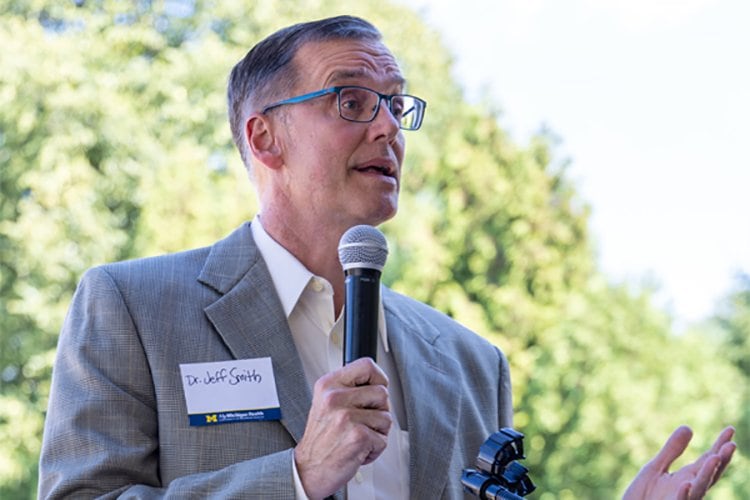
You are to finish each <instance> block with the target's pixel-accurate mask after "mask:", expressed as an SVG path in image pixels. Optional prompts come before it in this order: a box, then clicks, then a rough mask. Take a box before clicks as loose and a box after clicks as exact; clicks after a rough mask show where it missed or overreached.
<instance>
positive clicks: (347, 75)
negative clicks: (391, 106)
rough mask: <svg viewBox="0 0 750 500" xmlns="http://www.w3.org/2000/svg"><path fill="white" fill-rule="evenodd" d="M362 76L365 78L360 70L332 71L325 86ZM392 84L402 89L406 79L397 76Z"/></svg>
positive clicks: (363, 72)
mask: <svg viewBox="0 0 750 500" xmlns="http://www.w3.org/2000/svg"><path fill="white" fill-rule="evenodd" d="M364 76H366V74H365V71H364V70H361V69H356V70H339V71H334V72H333V73H331V76H329V77H328V79H327V80H326V84H330V83H335V82H339V81H341V80H353V79H355V78H362V77H364ZM393 83H394V84H395V85H399V86H400V87H402V88H403V87H405V86H406V79H405V78H404V77H403V76H401V75H399V76H398V77H396V78H393Z"/></svg>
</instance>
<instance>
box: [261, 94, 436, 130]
mask: <svg viewBox="0 0 750 500" xmlns="http://www.w3.org/2000/svg"><path fill="white" fill-rule="evenodd" d="M328 94H336V96H337V98H338V108H339V116H340V117H341V118H343V119H344V120H347V121H350V122H358V123H368V122H371V121H373V120H374V119H375V117H376V116H378V111H379V110H380V101H385V103H386V105H387V106H388V110H389V111H390V112H391V114H392V115H393V117H394V118H396V120H398V122H399V127H401V129H402V130H417V129H418V128H419V127H421V126H422V120H423V119H424V110H425V108H426V107H427V103H426V102H425V101H423V100H422V99H420V98H419V97H414V96H413V95H408V94H391V95H388V94H381V93H380V92H375V91H374V90H372V89H368V88H366V87H358V86H355V85H347V86H343V87H329V88H327V89H323V90H318V91H317V92H310V93H309V94H303V95H298V96H296V97H291V98H289V99H284V100H283V101H279V102H275V103H273V104H270V105H268V106H266V107H265V108H263V111H262V113H263V114H266V113H267V112H268V111H270V110H272V109H274V108H277V107H279V106H283V105H285V104H297V103H299V102H304V101H308V100H310V99H315V98H316V97H321V96H324V95H328Z"/></svg>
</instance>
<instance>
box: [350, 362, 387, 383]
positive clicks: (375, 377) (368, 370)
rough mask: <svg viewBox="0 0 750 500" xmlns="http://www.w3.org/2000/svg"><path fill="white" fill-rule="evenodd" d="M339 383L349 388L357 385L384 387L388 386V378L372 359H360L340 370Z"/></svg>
mask: <svg viewBox="0 0 750 500" xmlns="http://www.w3.org/2000/svg"><path fill="white" fill-rule="evenodd" d="M340 372H341V379H340V381H341V383H342V384H344V385H347V386H350V387H355V386H359V385H385V386H388V376H386V374H385V372H384V371H383V370H382V369H381V368H380V367H379V366H378V365H377V364H376V363H375V361H373V360H372V358H360V359H358V360H356V361H353V362H351V363H349V364H348V365H346V366H344V367H343V368H341V369H340Z"/></svg>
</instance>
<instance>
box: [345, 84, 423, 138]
mask: <svg viewBox="0 0 750 500" xmlns="http://www.w3.org/2000/svg"><path fill="white" fill-rule="evenodd" d="M379 104H380V96H379V95H378V94H377V93H376V92H373V91H371V90H368V89H363V88H357V87H346V88H343V89H341V91H340V93H339V113H340V114H341V117H342V118H344V119H345V120H351V121H355V122H369V121H371V120H372V119H374V118H375V115H376V114H377V112H378V105H379ZM388 104H389V109H390V110H391V113H392V114H393V116H394V117H395V118H396V119H397V120H398V121H399V122H400V126H401V128H402V129H407V130H411V129H415V128H418V127H419V122H420V121H421V120H420V116H421V112H420V110H421V103H420V102H418V101H417V100H416V99H415V98H413V97H411V96H409V95H394V96H392V97H391V98H390V102H389V103H388Z"/></svg>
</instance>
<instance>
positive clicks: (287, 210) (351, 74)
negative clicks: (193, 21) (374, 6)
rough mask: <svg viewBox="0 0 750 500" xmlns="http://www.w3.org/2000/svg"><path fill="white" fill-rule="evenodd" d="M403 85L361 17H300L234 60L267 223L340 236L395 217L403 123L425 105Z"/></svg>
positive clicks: (236, 100) (247, 153)
mask: <svg viewBox="0 0 750 500" xmlns="http://www.w3.org/2000/svg"><path fill="white" fill-rule="evenodd" d="M404 85H405V81H404V77H403V76H402V74H401V70H400V68H399V65H398V63H397V62H396V59H395V58H394V57H393V55H392V54H391V52H390V51H389V50H388V48H387V47H386V46H385V45H384V44H383V43H382V41H381V36H380V33H379V32H378V31H377V30H376V29H375V28H374V27H373V26H372V25H371V24H369V23H368V22H366V21H363V20H361V19H358V18H354V17H349V16H342V17H336V18H331V19H324V20H320V21H315V22H311V23H304V24H298V25H295V26H292V27H289V28H285V29H283V30H281V31H278V32H276V33H274V34H273V35H271V36H269V37H268V38H266V39H265V40H263V41H262V42H260V43H259V44H258V45H257V46H255V47H254V48H253V49H252V50H251V51H250V52H249V53H248V54H247V56H245V58H244V59H243V60H242V61H241V62H240V63H238V64H237V66H235V68H234V69H233V71H232V75H231V77H230V82H229V92H228V94H229V106H230V117H231V122H232V131H233V134H234V138H235V141H236V142H237V146H238V148H239V149H240V151H241V153H242V155H243V159H244V161H245V165H246V166H247V167H248V170H249V172H250V173H251V178H252V179H253V180H254V181H255V186H256V189H257V191H258V194H259V198H260V200H259V201H260V208H261V211H262V213H263V220H264V224H265V223H269V225H271V224H273V222H271V219H274V220H275V221H276V223H277V225H279V224H283V225H284V226H285V229H286V230H289V231H294V229H297V230H300V229H306V228H311V227H313V226H314V227H315V228H316V230H317V231H322V230H330V232H331V237H333V236H334V235H335V234H336V233H339V236H340V234H343V231H345V230H346V229H348V228H349V227H351V226H352V225H356V224H370V225H377V224H380V223H381V222H383V221H385V220H387V219H389V218H390V217H392V216H393V215H394V214H395V213H396V208H397V206H398V193H399V186H400V174H401V164H402V162H403V158H404V136H403V133H402V129H416V128H418V127H419V124H420V123H421V118H422V116H423V113H424V106H425V103H424V101H422V100H421V99H418V98H415V97H413V96H409V95H404V94H403V91H404ZM290 225H296V228H292V227H290ZM323 225H325V226H326V227H325V228H324V227H322V226H323ZM298 232H300V231H298Z"/></svg>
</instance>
